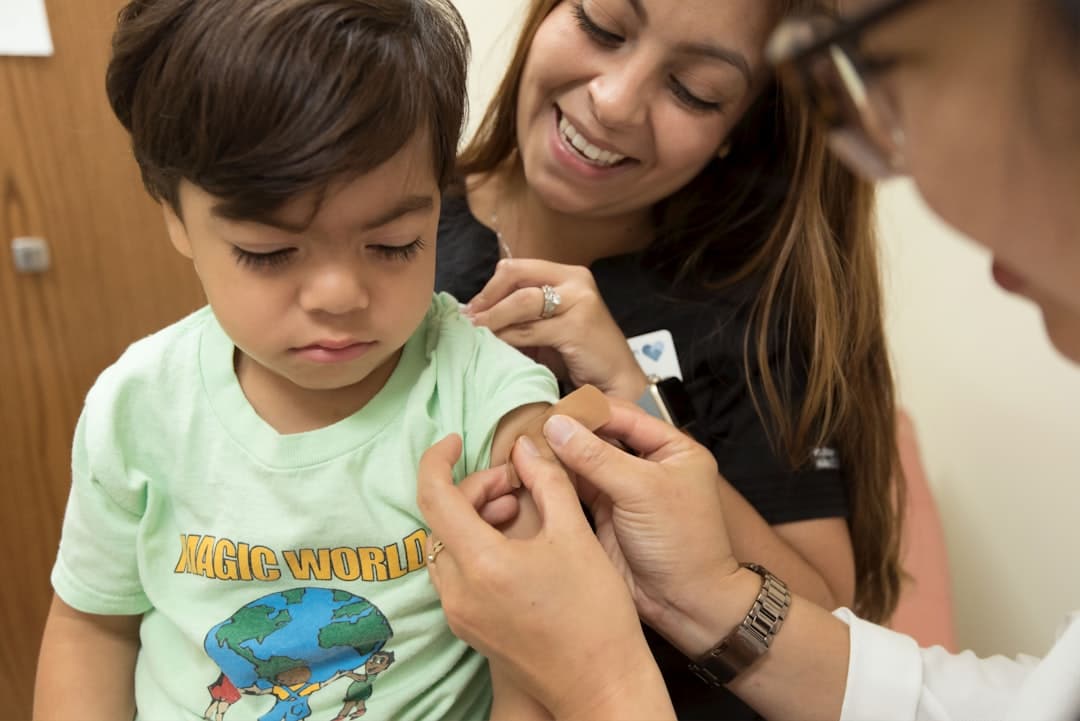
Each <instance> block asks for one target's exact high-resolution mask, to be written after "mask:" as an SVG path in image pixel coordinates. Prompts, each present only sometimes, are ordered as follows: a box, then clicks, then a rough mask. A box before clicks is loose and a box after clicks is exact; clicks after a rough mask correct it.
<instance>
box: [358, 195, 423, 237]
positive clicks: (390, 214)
mask: <svg viewBox="0 0 1080 721" xmlns="http://www.w3.org/2000/svg"><path fill="white" fill-rule="evenodd" d="M434 207H435V197H434V196H431V195H407V196H405V197H404V198H402V199H401V200H399V201H398V202H397V203H395V204H394V205H393V207H391V208H390V209H389V210H387V211H386V212H385V213H382V214H380V215H377V216H375V217H374V218H372V219H371V220H369V221H367V222H366V223H364V224H362V225H361V226H360V230H362V231H364V230H375V229H376V228H381V227H383V226H384V225H389V224H390V223H393V222H394V221H395V220H397V219H398V218H401V217H403V216H406V215H411V214H413V213H419V212H421V211H425V210H431V209H432V208H434Z"/></svg>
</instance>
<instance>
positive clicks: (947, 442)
mask: <svg viewBox="0 0 1080 721" xmlns="http://www.w3.org/2000/svg"><path fill="white" fill-rule="evenodd" d="M880 221H881V227H882V235H883V239H884V250H885V261H886V263H885V264H886V285H887V303H888V332H889V338H890V342H891V345H892V350H893V357H894V359H895V364H896V374H897V378H898V383H899V388H900V395H901V399H902V402H903V403H904V404H905V405H906V406H907V407H908V409H909V411H910V412H911V415H912V417H913V418H914V420H915V423H916V427H917V430H918V432H919V435H920V438H921V443H922V449H923V454H924V460H925V463H926V469H927V473H928V475H929V478H930V484H931V487H932V489H933V491H934V494H935V496H936V498H937V500H938V504H939V507H940V510H941V513H942V517H943V523H944V525H945V535H946V542H947V545H948V548H949V554H950V560H951V566H952V571H953V587H954V590H955V594H956V601H957V630H958V633H959V636H960V641H961V643H962V644H963V645H965V646H970V647H972V648H974V649H975V650H977V651H980V652H983V653H991V652H1004V653H1010V654H1011V653H1016V652H1020V651H1023V652H1026V653H1039V654H1041V653H1042V652H1044V651H1045V650H1046V648H1047V646H1048V645H1049V643H1050V641H1051V639H1052V637H1053V633H1054V631H1055V627H1056V625H1057V623H1058V622H1059V621H1060V620H1061V618H1062V617H1063V615H1064V613H1065V612H1066V611H1067V610H1069V609H1072V608H1077V607H1080V574H1077V572H1076V569H1077V568H1078V565H1080V562H1078V561H1077V550H1078V549H1080V530H1077V528H1078V526H1077V523H1076V521H1077V519H1076V515H1077V513H1078V512H1080V403H1078V402H1080V368H1077V367H1076V366H1073V365H1070V364H1069V363H1068V362H1067V361H1065V360H1063V359H1062V358H1061V357H1060V356H1058V355H1057V354H1056V352H1055V351H1054V350H1053V348H1052V346H1051V345H1050V342H1049V340H1047V338H1046V334H1045V332H1044V331H1043V327H1042V322H1041V319H1040V316H1039V313H1038V311H1037V309H1036V308H1035V307H1034V306H1033V305H1032V304H1030V303H1028V302H1027V301H1024V300H1020V299H1017V298H1015V297H1012V296H1009V295H1008V294H1006V293H1005V292H1004V291H1002V290H1000V289H999V288H998V287H997V286H996V285H994V284H993V281H992V280H991V278H990V260H989V257H988V255H987V254H986V253H985V252H984V251H982V249H980V248H978V247H977V246H975V245H974V244H972V243H970V242H968V241H967V240H966V239H961V238H960V236H958V235H957V234H956V233H954V232H952V231H950V230H949V229H948V228H946V227H945V226H944V225H943V224H942V223H940V222H939V221H938V220H936V218H934V217H933V216H931V214H930V213H929V211H928V210H927V209H926V208H925V206H924V205H923V204H922V202H921V201H920V200H919V198H918V197H917V195H916V194H915V193H914V191H913V189H912V186H911V184H910V183H909V182H907V181H899V182H895V183H891V184H889V185H888V186H886V187H884V188H883V189H882V193H881V203H880ZM1078 282H1080V280H1078Z"/></svg>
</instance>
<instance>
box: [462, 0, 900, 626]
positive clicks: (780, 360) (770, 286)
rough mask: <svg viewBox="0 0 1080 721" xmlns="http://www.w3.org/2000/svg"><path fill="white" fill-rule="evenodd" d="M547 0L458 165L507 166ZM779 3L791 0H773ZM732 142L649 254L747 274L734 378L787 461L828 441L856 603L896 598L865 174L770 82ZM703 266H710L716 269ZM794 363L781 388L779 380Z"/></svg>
mask: <svg viewBox="0 0 1080 721" xmlns="http://www.w3.org/2000/svg"><path fill="white" fill-rule="evenodd" d="M558 4H559V0H533V2H532V3H531V5H530V8H529V11H528V14H527V15H526V18H525V22H524V27H523V29H522V32H521V35H520V37H519V39H518V43H517V47H516V49H515V52H514V54H513V57H512V58H511V60H510V65H509V67H508V69H507V71H506V74H505V75H504V76H503V80H502V82H501V84H500V85H499V88H498V90H497V92H496V94H495V96H494V98H493V100H492V102H491V104H490V105H489V106H488V109H487V112H486V113H485V115H484V118H483V120H482V122H481V124H480V126H479V128H478V130H477V132H476V135H475V136H474V137H473V139H472V141H471V142H470V143H469V144H468V146H467V147H466V148H465V149H464V150H463V151H462V153H461V154H460V156H459V159H458V167H459V171H460V172H461V173H462V174H464V175H473V174H481V175H486V174H489V173H492V172H495V171H497V170H499V169H501V168H504V167H506V164H507V163H508V161H511V160H512V159H514V158H515V155H516V150H517V138H516V126H517V125H516V110H517V95H518V90H519V88H520V84H521V75H522V70H523V68H524V65H525V60H526V57H527V55H528V51H529V47H530V46H531V44H532V39H533V37H534V36H535V35H536V32H537V29H538V28H539V27H540V24H541V23H542V22H543V21H544V19H545V18H546V17H547V15H548V13H550V12H551V10H552V9H554V8H555V7H556V6H557V5H558ZM775 4H776V9H777V11H778V12H779V13H782V14H786V13H787V12H790V11H792V10H798V9H806V8H807V7H808V6H810V5H811V3H810V2H809V1H804V0H777V1H776V3H775ZM818 4H820V3H818ZM730 140H731V147H732V151H731V153H730V155H728V156H727V157H726V158H724V159H723V160H722V161H714V162H713V163H711V164H710V165H709V166H708V167H707V168H706V169H705V170H703V171H702V172H701V174H699V175H698V177H696V178H695V179H694V180H692V181H691V182H690V183H689V184H688V185H687V186H686V187H684V188H682V189H681V190H679V191H678V192H677V193H675V194H674V195H673V196H672V197H670V198H668V199H666V200H664V201H662V202H661V203H659V204H658V205H657V207H656V208H655V209H654V220H655V222H656V225H657V235H656V238H657V240H656V241H655V242H654V243H653V245H652V246H651V247H650V249H649V251H648V254H649V255H650V256H652V259H653V260H654V261H655V263H656V264H658V265H660V266H667V267H669V268H670V269H671V270H672V274H673V277H674V278H675V279H676V280H677V282H685V281H690V282H693V283H696V284H697V285H698V286H702V287H712V288H717V289H720V288H724V287H732V286H739V287H745V286H747V285H748V286H749V287H751V288H752V289H753V291H752V294H751V300H750V301H749V317H750V324H749V326H748V330H747V334H746V337H745V339H744V356H745V364H746V374H747V381H748V383H749V386H750V388H751V393H752V395H753V397H754V402H755V405H756V406H757V409H758V413H759V415H760V416H761V417H762V418H763V419H764V420H765V425H766V427H767V428H768V429H770V431H771V434H772V436H773V441H774V444H775V445H777V446H778V447H780V448H782V449H783V452H784V453H785V454H786V455H787V457H788V459H789V461H790V462H791V464H792V467H793V468H797V467H801V466H805V465H806V464H808V463H810V462H811V460H812V454H813V451H814V449H815V448H818V447H821V446H830V447H833V448H836V449H837V450H838V451H839V452H840V454H841V458H842V463H843V467H844V468H845V469H847V472H846V477H847V483H848V497H849V502H850V508H851V513H850V517H849V519H848V523H849V527H850V531H851V540H852V546H853V549H854V553H855V577H856V591H855V604H854V605H855V611H856V612H857V613H859V614H860V615H861V616H863V617H864V618H868V619H870V620H874V621H883V620H885V619H887V618H888V617H889V616H890V615H891V614H892V611H893V609H894V608H895V607H896V602H897V598H898V596H899V592H900V582H901V571H900V565H899V551H900V524H901V519H900V514H899V512H898V508H902V507H903V506H902V505H901V504H900V500H901V499H902V498H903V493H904V481H903V476H902V474H901V473H900V469H899V463H898V462H897V451H896V440H895V406H894V393H893V378H892V373H891V370H890V364H889V357H888V351H887V348H886V343H885V337H884V329H883V319H882V307H881V306H882V300H881V290H880V280H879V271H878V256H877V253H878V246H877V240H876V237H875V233H874V227H873V226H874V222H873V205H874V197H873V190H872V187H871V186H870V185H869V184H867V183H865V182H863V181H861V180H858V179H857V178H856V177H855V176H854V175H852V174H851V173H850V172H848V171H847V170H846V169H845V168H844V167H842V166H841V164H840V163H839V162H838V161H837V160H835V159H834V158H833V157H832V155H831V154H830V153H829V152H828V148H827V147H826V144H825V136H824V133H823V132H822V130H821V129H820V128H819V127H818V126H817V125H816V123H814V122H812V119H811V118H810V116H809V112H808V110H807V109H806V108H805V107H804V105H803V104H801V103H799V102H796V101H795V100H794V99H793V98H790V97H788V96H786V95H785V94H784V93H783V92H782V91H781V89H780V88H779V87H778V86H777V85H776V84H775V82H769V83H767V84H766V87H765V88H764V89H763V91H762V92H761V95H760V96H759V98H758V99H757V100H756V102H755V103H754V105H753V106H752V107H751V109H750V110H749V111H748V112H747V114H746V116H745V117H744V118H742V119H741V120H740V122H739V124H738V125H737V127H736V128H735V129H734V130H733V131H732V134H731V137H730ZM717 268H723V273H722V274H721V273H719V272H718V271H717ZM800 377H805V378H806V384H805V386H801V385H800V386H799V387H793V385H792V381H791V379H794V378H800Z"/></svg>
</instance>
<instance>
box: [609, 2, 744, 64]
mask: <svg viewBox="0 0 1080 721" xmlns="http://www.w3.org/2000/svg"><path fill="white" fill-rule="evenodd" d="M626 2H627V3H629V5H630V8H631V9H632V10H633V11H634V14H635V15H637V17H638V21H639V22H641V24H642V25H647V24H648V22H649V12H648V11H647V10H646V9H645V5H643V4H642V2H641V0H626ZM678 49H679V51H680V52H683V53H686V54H687V55H697V56H700V57H705V58H711V59H714V60H723V61H724V62H726V63H728V64H730V65H732V66H734V67H735V69H737V70H738V71H739V72H740V73H742V76H743V79H744V80H746V84H747V85H751V84H752V82H751V76H750V63H749V61H747V59H746V56H745V55H743V54H742V53H740V52H739V51H738V50H732V49H730V48H725V47H723V46H721V45H714V44H712V43H683V44H681V45H679V48H678Z"/></svg>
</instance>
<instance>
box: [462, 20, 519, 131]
mask: <svg viewBox="0 0 1080 721" xmlns="http://www.w3.org/2000/svg"><path fill="white" fill-rule="evenodd" d="M454 5H455V6H456V7H457V9H458V12H460V13H461V16H462V17H463V18H464V19H465V23H466V24H467V25H468V27H469V36H470V37H471V38H472V64H471V66H470V67H469V121H468V126H467V128H466V131H465V137H466V138H468V137H471V136H472V133H473V131H474V130H476V126H477V125H478V124H479V123H480V119H481V118H482V117H483V115H484V110H485V108H486V107H487V104H488V100H489V99H490V97H491V96H492V94H494V92H495V89H496V87H498V84H499V81H500V80H501V79H502V75H503V71H504V70H505V69H506V65H507V63H508V62H509V60H510V54H511V52H512V51H513V49H514V41H515V40H517V33H518V30H519V28H520V26H521V22H522V16H523V13H524V9H525V6H526V3H525V1H524V0H454Z"/></svg>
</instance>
